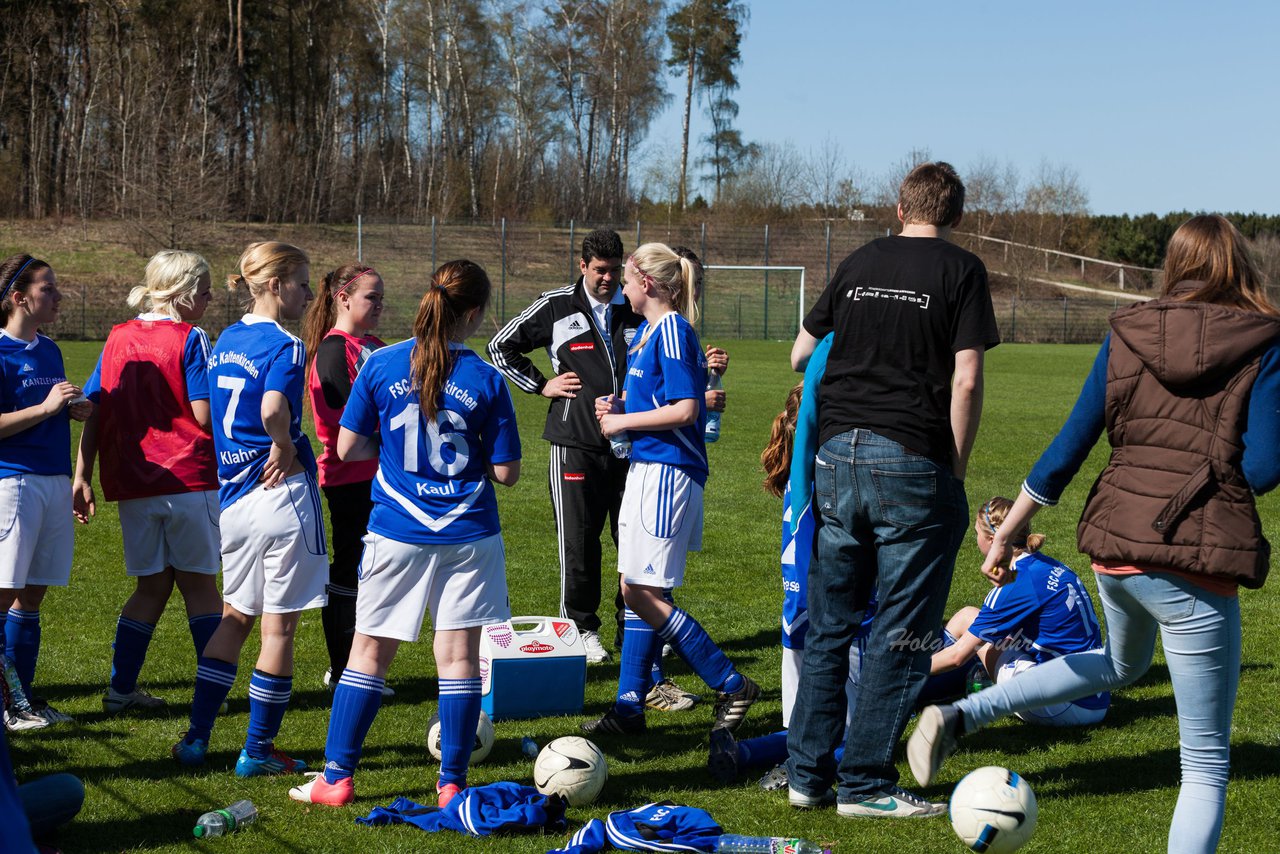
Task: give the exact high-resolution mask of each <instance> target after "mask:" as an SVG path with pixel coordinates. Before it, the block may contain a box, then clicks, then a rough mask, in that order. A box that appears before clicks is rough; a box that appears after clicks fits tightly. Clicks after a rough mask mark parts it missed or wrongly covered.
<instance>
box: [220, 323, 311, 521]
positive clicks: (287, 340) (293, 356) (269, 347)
mask: <svg viewBox="0 0 1280 854" xmlns="http://www.w3.org/2000/svg"><path fill="white" fill-rule="evenodd" d="M306 365H307V353H306V348H305V347H303V345H302V341H301V340H299V339H298V337H297V336H295V335H291V334H289V333H288V332H286V331H285V329H284V328H283V327H282V326H280V324H278V323H276V322H275V321H274V320H271V319H269V318H266V317H259V316H257V315H254V314H246V315H245V316H244V317H242V318H241V319H240V320H239V321H238V322H236V323H233V324H232V325H231V326H228V327H227V328H226V329H225V330H223V332H222V334H221V335H219V336H218V343H217V344H216V345H215V346H214V348H213V352H212V353H210V354H209V410H210V413H211V415H212V417H213V449H214V450H215V451H216V452H217V454H218V501H219V503H220V504H221V505H222V509H223V510H226V509H227V508H228V507H230V506H231V505H232V504H234V503H236V502H237V501H239V500H240V499H241V498H243V497H244V496H245V495H247V494H249V493H250V492H252V491H253V490H254V489H255V488H256V487H257V486H258V479H259V478H260V477H261V476H262V467H263V466H265V465H266V464H267V457H268V455H269V454H270V451H271V437H270V436H269V435H268V434H267V431H266V428H264V427H263V426H262V398H263V396H264V395H265V394H266V393H267V392H269V391H278V392H280V393H281V394H283V395H284V396H285V398H287V399H288V401H289V408H290V410H291V415H290V419H289V438H290V439H291V440H292V441H293V447H294V449H295V450H296V451H297V452H298V460H299V462H301V463H302V466H303V468H304V469H306V470H307V471H309V472H311V473H312V474H315V472H316V455H315V452H314V451H312V450H311V441H310V440H309V439H308V438H307V437H306V435H304V434H303V432H302V390H303V388H304V387H305V384H306Z"/></svg>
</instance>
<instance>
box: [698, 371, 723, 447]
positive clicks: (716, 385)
mask: <svg viewBox="0 0 1280 854" xmlns="http://www.w3.org/2000/svg"><path fill="white" fill-rule="evenodd" d="M722 388H724V380H723V379H722V378H721V377H720V372H719V371H707V391H719V390H720V389H722ZM721 415H724V413H723V412H715V411H714V410H707V426H706V429H705V430H704V431H703V434H702V436H703V439H705V440H706V441H707V442H714V441H716V440H717V439H719V438H720V416H721Z"/></svg>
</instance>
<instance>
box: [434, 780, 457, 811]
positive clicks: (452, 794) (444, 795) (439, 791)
mask: <svg viewBox="0 0 1280 854" xmlns="http://www.w3.org/2000/svg"><path fill="white" fill-rule="evenodd" d="M461 791H462V789H461V788H459V787H458V784H456V783H436V802H437V804H438V805H439V807H440V809H444V808H445V807H446V806H448V805H449V801H451V800H453V799H454V798H456V797H457V796H458V793H459V792H461Z"/></svg>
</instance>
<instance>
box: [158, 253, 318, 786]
mask: <svg viewBox="0 0 1280 854" xmlns="http://www.w3.org/2000/svg"><path fill="white" fill-rule="evenodd" d="M239 266H240V273H239V274H238V275H235V276H232V277H230V279H229V281H228V286H229V287H230V288H231V289H232V290H233V291H236V292H244V293H246V294H247V296H248V298H249V300H250V305H249V312H248V313H247V314H245V315H244V317H242V318H241V319H240V320H239V321H238V322H236V323H234V324H232V325H231V326H229V327H227V329H225V330H224V331H223V333H222V335H221V336H219V338H218V343H217V345H216V346H215V347H214V348H213V352H212V354H211V355H210V358H209V395H210V397H209V399H210V410H211V415H212V421H213V443H214V449H215V450H216V451H217V455H218V481H219V483H220V484H221V485H220V487H219V489H218V498H219V503H220V505H221V516H220V524H221V533H222V593H223V597H224V599H225V600H226V604H225V606H224V607H223V612H222V622H221V624H220V625H219V626H218V629H217V631H215V632H214V634H213V637H212V638H210V639H209V643H208V644H207V645H206V646H205V649H204V653H203V654H202V655H201V656H200V659H199V663H198V664H197V667H196V686H195V696H194V698H193V700H192V703H191V721H190V726H189V727H188V729H187V732H186V734H185V735H184V737H183V739H182V740H181V741H179V742H178V743H177V744H175V745H174V747H173V756H174V758H175V759H177V760H178V761H179V762H180V763H181V764H183V765H200V764H202V763H203V762H204V757H205V753H206V751H207V750H208V746H209V736H210V733H211V732H212V729H213V721H214V718H215V716H216V715H217V712H218V707H219V706H220V705H221V704H222V702H223V700H225V699H226V696H227V692H228V691H230V689H231V686H232V685H233V684H234V683H235V678H236V671H237V669H238V662H239V659H240V650H241V648H242V647H243V646H244V642H245V640H246V639H247V638H248V636H249V633H250V632H251V631H252V630H253V625H254V623H255V622H256V621H257V619H258V618H259V617H261V618H262V629H261V632H262V645H261V651H260V653H259V655H258V660H257V665H256V667H255V668H254V671H253V676H252V677H251V679H250V682H249V731H248V734H247V735H246V737H245V743H244V749H243V750H242V751H241V752H240V759H239V761H237V762H236V775H237V776H240V777H255V776H259V775H262V774H280V773H290V772H295V771H301V770H303V769H304V768H305V767H306V766H305V763H303V762H300V761H297V760H295V759H292V758H290V757H289V756H287V755H285V754H284V753H283V752H281V751H280V750H278V749H276V747H275V736H276V734H277V732H279V729H280V723H281V721H282V720H283V719H284V713H285V710H286V709H287V708H288V706H289V698H290V696H291V695H292V693H293V636H294V631H295V629H296V628H297V625H298V618H299V617H300V616H301V614H302V612H303V611H304V610H307V609H310V608H319V607H321V606H323V605H324V603H325V592H324V588H325V581H326V580H327V576H328V570H329V561H328V552H327V549H326V546H325V533H324V520H323V515H322V512H321V509H320V492H319V487H318V486H317V485H316V459H315V454H314V453H313V452H312V450H311V442H310V440H309V439H308V438H307V437H306V436H305V435H304V434H303V432H302V395H303V391H304V388H305V385H306V382H305V380H306V377H305V369H306V361H307V360H306V352H305V349H306V348H305V347H303V344H302V341H301V340H299V339H298V338H297V337H296V336H294V335H292V334H290V333H289V332H286V331H285V329H284V328H283V327H282V326H281V325H280V321H283V320H298V319H300V318H301V317H302V315H303V312H304V311H306V307H307V303H308V302H309V301H310V300H311V288H310V283H309V282H308V278H309V276H310V265H309V262H308V259H307V256H306V254H305V253H304V252H303V251H302V250H301V249H298V248H297V247H295V246H290V245H289V244H287V243H274V242H267V243H254V244H252V245H250V246H249V247H248V248H247V249H245V251H244V254H243V255H241V256H240V265H239Z"/></svg>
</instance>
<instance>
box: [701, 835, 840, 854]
mask: <svg viewBox="0 0 1280 854" xmlns="http://www.w3.org/2000/svg"><path fill="white" fill-rule="evenodd" d="M716 852H717V854H784V852H785V854H824V852H823V849H822V848H821V846H819V845H818V843H816V842H810V841H809V840H807V839H795V838H788V837H785V836H740V835H738V834H736V833H726V834H725V835H724V836H721V837H720V838H719V839H718V840H717V841H716Z"/></svg>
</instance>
